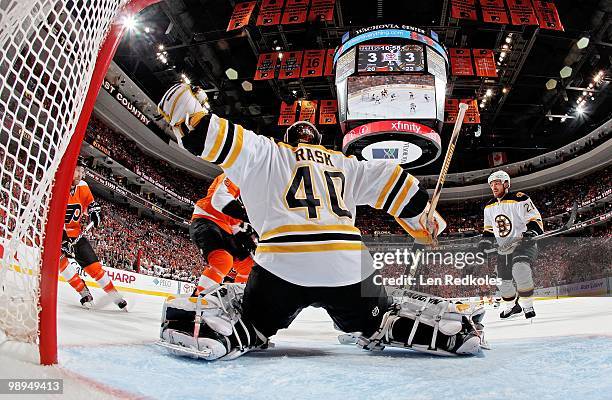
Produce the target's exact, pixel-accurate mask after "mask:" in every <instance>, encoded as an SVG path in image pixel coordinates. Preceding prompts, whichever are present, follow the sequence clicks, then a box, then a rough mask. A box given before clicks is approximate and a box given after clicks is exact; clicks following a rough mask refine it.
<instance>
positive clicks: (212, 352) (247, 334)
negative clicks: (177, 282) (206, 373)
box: [157, 283, 268, 361]
mask: <svg viewBox="0 0 612 400" xmlns="http://www.w3.org/2000/svg"><path fill="white" fill-rule="evenodd" d="M243 292H244V284H239V283H231V284H225V285H219V286H217V287H215V288H211V290H209V291H208V293H207V294H205V295H203V296H202V295H201V296H200V297H169V298H168V299H166V302H165V303H164V307H163V311H162V326H161V331H160V341H159V342H158V343H157V344H158V345H160V346H162V347H164V348H166V349H168V350H169V351H170V352H171V353H173V354H176V355H181V356H188V357H192V358H201V359H204V360H208V361H212V360H217V359H223V360H230V359H233V358H237V357H239V356H241V355H242V354H244V353H246V352H248V351H251V350H254V349H260V348H266V347H268V339H267V338H266V337H265V336H264V335H262V334H261V333H259V332H258V331H257V330H256V329H255V328H254V327H253V326H252V324H250V323H248V322H244V321H243V320H242V316H241V310H240V304H241V302H242V295H243Z"/></svg>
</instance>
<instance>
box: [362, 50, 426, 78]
mask: <svg viewBox="0 0 612 400" xmlns="http://www.w3.org/2000/svg"><path fill="white" fill-rule="evenodd" d="M424 69H425V61H424V58H423V46H422V45H418V44H405V45H399V44H363V45H360V46H359V53H358V56H357V72H393V71H403V72H413V71H423V70H424Z"/></svg>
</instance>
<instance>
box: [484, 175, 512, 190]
mask: <svg viewBox="0 0 612 400" xmlns="http://www.w3.org/2000/svg"><path fill="white" fill-rule="evenodd" d="M497 180H499V181H502V182H508V187H510V175H508V173H507V172H506V171H495V172H493V173H492V174H491V175H489V179H488V180H487V182H488V183H489V185H491V182H493V181H497Z"/></svg>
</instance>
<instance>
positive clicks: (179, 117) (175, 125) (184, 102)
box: [157, 83, 209, 144]
mask: <svg viewBox="0 0 612 400" xmlns="http://www.w3.org/2000/svg"><path fill="white" fill-rule="evenodd" d="M208 109H209V105H208V96H207V95H206V92H204V90H202V89H201V88H197V87H196V88H192V87H191V86H190V85H188V84H186V83H177V84H176V85H174V86H172V87H171V88H170V89H168V90H167V91H166V93H165V94H164V95H163V97H162V99H161V101H160V102H159V104H158V105H157V111H158V112H159V114H161V116H162V117H164V119H165V120H166V122H167V123H168V124H169V125H170V127H171V128H172V131H173V132H174V135H175V136H176V138H177V140H178V142H179V144H180V143H181V141H180V139H181V138H182V137H183V135H184V132H183V131H182V129H181V124H183V123H184V124H185V126H186V127H187V129H189V130H192V129H193V128H194V126H195V124H196V122H197V121H199V120H200V119H201V118H202V117H203V116H205V115H206V114H208V112H209V111H208Z"/></svg>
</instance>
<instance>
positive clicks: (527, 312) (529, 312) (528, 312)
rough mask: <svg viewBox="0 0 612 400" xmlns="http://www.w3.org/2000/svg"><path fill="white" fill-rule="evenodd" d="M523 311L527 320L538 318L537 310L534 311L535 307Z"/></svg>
mask: <svg viewBox="0 0 612 400" xmlns="http://www.w3.org/2000/svg"><path fill="white" fill-rule="evenodd" d="M523 311H524V312H525V318H526V319H531V318H533V317H535V316H536V313H535V310H534V309H533V306H531V307H525V308H523Z"/></svg>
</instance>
